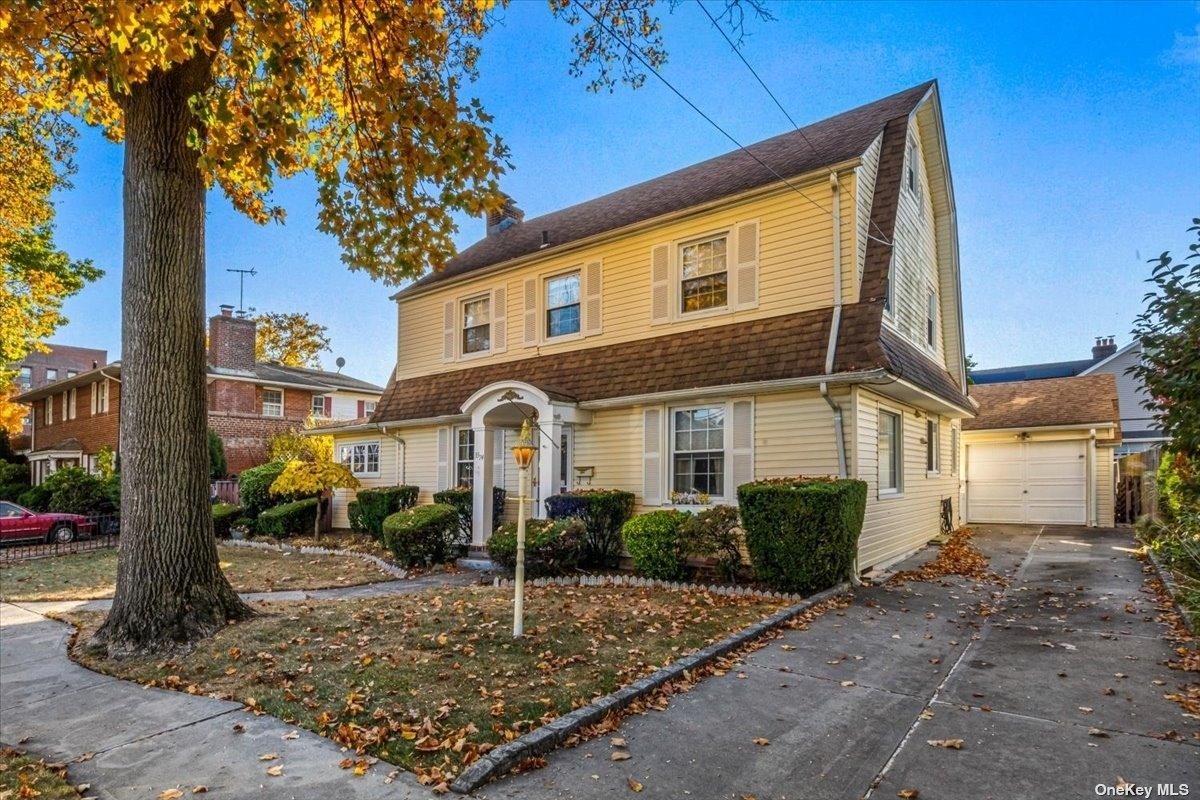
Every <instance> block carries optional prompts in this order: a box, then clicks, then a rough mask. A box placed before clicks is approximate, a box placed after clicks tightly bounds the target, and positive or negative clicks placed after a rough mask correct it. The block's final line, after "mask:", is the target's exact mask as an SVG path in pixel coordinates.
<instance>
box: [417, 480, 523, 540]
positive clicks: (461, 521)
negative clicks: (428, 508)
mask: <svg viewBox="0 0 1200 800" xmlns="http://www.w3.org/2000/svg"><path fill="white" fill-rule="evenodd" d="M507 496H508V493H507V492H505V491H504V490H503V489H501V488H500V487H499V486H493V487H492V530H493V531H494V530H496V529H497V528H499V527H500V524H501V522H503V521H504V499H505V497H507ZM433 502H435V503H440V504H442V505H447V506H454V510H455V511H457V512H458V532H459V542H458V543H459V544H463V545H466V544H470V542H471V518H472V517H473V516H475V513H474V510H473V505H474V501H473V500H472V498H471V490H470V489H469V488H465V487H462V486H458V487H455V488H453V489H443V490H442V491H440V492H437V493H436V494H434V496H433Z"/></svg>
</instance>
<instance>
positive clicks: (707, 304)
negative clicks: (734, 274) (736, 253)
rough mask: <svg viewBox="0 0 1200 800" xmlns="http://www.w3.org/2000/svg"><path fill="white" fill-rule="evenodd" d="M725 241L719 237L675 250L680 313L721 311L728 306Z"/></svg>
mask: <svg viewBox="0 0 1200 800" xmlns="http://www.w3.org/2000/svg"><path fill="white" fill-rule="evenodd" d="M727 241H728V239H727V237H726V236H725V235H724V234H722V235H720V236H713V237H711V238H708V239H702V240H700V241H697V242H689V243H688V244H685V245H681V246H680V248H679V264H680V270H679V273H680V291H679V297H680V301H681V303H680V311H681V312H682V313H684V314H687V313H688V312H691V311H703V310H705V309H708V308H724V307H725V306H726V305H728V304H729V272H728V270H727V268H726V258H725V255H726V254H725V250H726V247H725V245H726V243H727Z"/></svg>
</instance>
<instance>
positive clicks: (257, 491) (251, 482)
mask: <svg viewBox="0 0 1200 800" xmlns="http://www.w3.org/2000/svg"><path fill="white" fill-rule="evenodd" d="M283 468H284V463H283V462H282V461H268V462H267V463H266V464H262V465H261V466H257V467H251V468H250V469H246V470H242V474H241V475H239V476H238V499H239V500H241V501H242V508H243V509H245V511H246V516H248V517H257V516H258V515H259V514H261V513H262V512H264V511H266V510H267V509H268V508H270V507H271V506H274V505H278V504H280V503H286V502H289V501H291V500H295V499H296V498H294V497H280V496H279V495H272V494H271V484H272V483H274V482H275V479H276V478H278V477H279V475H280V473H282V472H283Z"/></svg>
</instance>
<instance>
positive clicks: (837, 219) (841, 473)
mask: <svg viewBox="0 0 1200 800" xmlns="http://www.w3.org/2000/svg"><path fill="white" fill-rule="evenodd" d="M829 193H830V195H831V196H832V198H833V317H832V318H831V319H830V322H829V344H828V345H827V346H826V347H825V374H826V375H831V374H833V361H834V356H835V355H836V354H837V340H838V332H839V331H840V330H841V326H842V192H841V187H840V186H839V185H838V177H837V173H836V172H830V173H829ZM818 386H819V390H820V392H821V397H823V398H825V402H826V403H828V404H829V408H830V409H831V410H832V411H833V436H834V443H835V446H836V449H837V460H838V477H839V478H845V477H846V475H847V471H846V436H845V428H844V423H843V421H842V407H841V406H839V405H838V404H837V401H836V400H834V399H833V398H832V397H830V396H829V384H828V383H827V382H826V381H821V382H820V384H818ZM857 573H858V570H857V567H856V568H855V570H854V572H853V573H852V574H851V576H850V577H851V580H854V579H855V577H856V576H857Z"/></svg>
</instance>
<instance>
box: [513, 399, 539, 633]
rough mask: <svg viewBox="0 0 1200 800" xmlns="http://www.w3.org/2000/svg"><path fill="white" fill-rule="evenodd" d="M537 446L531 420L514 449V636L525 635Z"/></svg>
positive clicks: (523, 427)
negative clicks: (528, 525) (529, 499)
mask: <svg viewBox="0 0 1200 800" xmlns="http://www.w3.org/2000/svg"><path fill="white" fill-rule="evenodd" d="M536 452H537V447H536V446H535V445H534V443H533V430H532V429H531V428H530V427H529V420H525V422H524V423H523V424H522V425H521V435H520V436H519V437H518V438H517V443H516V445H515V446H514V447H513V449H512V454H513V460H514V461H516V462H517V471H518V473H519V474H520V480H519V482H518V484H517V485H518V487H519V488H518V490H517V494H518V497H517V568H516V576H515V578H516V581H515V583H516V592H515V595H514V597H513V638H514V639H516V638H519V637H521V636H524V635H525V498H526V493H527V491H528V487H529V465H530V464H531V463H532V462H533V454H534V453H536Z"/></svg>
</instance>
